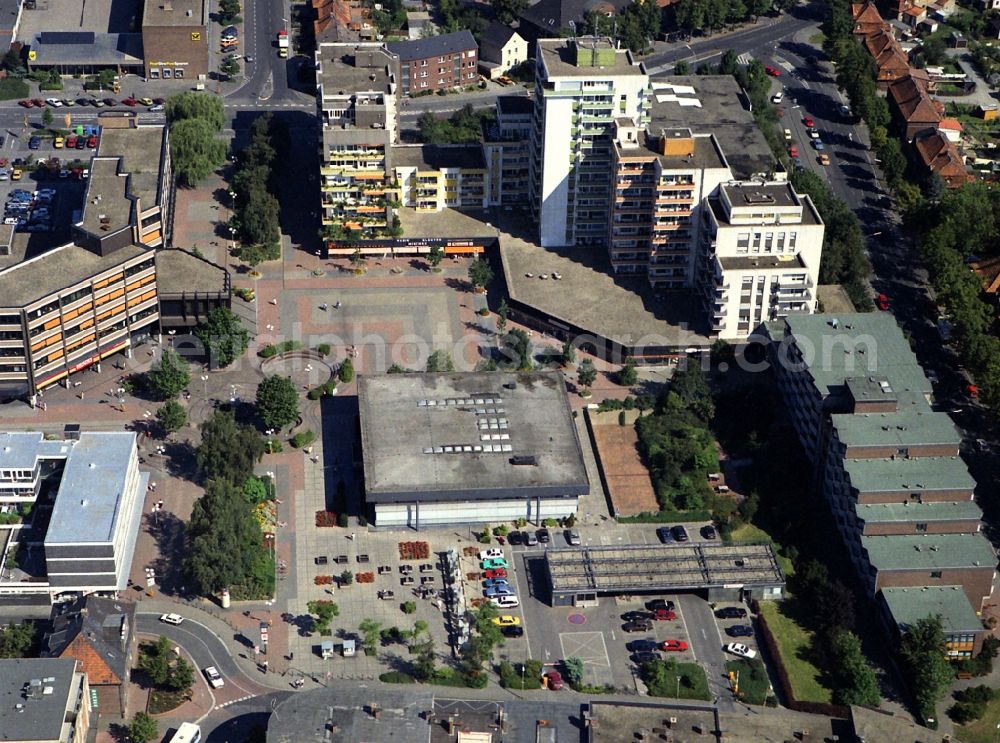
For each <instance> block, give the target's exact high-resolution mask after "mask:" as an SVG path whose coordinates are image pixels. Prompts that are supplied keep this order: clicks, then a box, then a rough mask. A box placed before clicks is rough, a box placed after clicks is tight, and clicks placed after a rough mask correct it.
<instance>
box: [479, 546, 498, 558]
mask: <svg viewBox="0 0 1000 743" xmlns="http://www.w3.org/2000/svg"><path fill="white" fill-rule="evenodd" d="M496 558H500V559H501V560H502V559H503V550H502V549H498V548H496V547H494V548H493V549H488V550H482V551H481V552H480V553H479V559H480V560H493V559H496Z"/></svg>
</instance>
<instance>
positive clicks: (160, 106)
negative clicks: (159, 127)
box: [149, 103, 163, 114]
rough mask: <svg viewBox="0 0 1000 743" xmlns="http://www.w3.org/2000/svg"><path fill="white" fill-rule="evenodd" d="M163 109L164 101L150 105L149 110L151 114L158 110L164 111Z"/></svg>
mask: <svg viewBox="0 0 1000 743" xmlns="http://www.w3.org/2000/svg"><path fill="white" fill-rule="evenodd" d="M162 110H163V104H162V103H157V104H156V105H155V106H150V107H149V112H150V113H151V114H155V113H156V112H157V111H162Z"/></svg>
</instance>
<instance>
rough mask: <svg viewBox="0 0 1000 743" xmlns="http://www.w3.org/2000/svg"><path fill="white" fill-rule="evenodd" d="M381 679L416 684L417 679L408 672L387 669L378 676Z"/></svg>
mask: <svg viewBox="0 0 1000 743" xmlns="http://www.w3.org/2000/svg"><path fill="white" fill-rule="evenodd" d="M378 680H379V681H384V682H385V683H387V684H415V683H417V680H416V679H415V678H413V676H411V675H410V674H408V673H403V672H402V671H387V672H386V673H383V674H381V675H380V676H379V677H378Z"/></svg>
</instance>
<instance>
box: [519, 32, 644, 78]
mask: <svg viewBox="0 0 1000 743" xmlns="http://www.w3.org/2000/svg"><path fill="white" fill-rule="evenodd" d="M537 44H538V53H539V54H541V55H542V64H544V65H545V69H546V71H547V72H548V77H549V78H554V77H596V78H600V77H602V76H606V75H612V76H621V75H644V74H645V71H644V69H643V67H642V65H640V64H639V63H638V62H636V61H635V60H634V59H633V58H632V52H630V51H629V50H628V49H618V48H616V46H615V44H614V42H612V41H611V40H610V39H605V38H595V37H593V36H580V37H577V38H575V39H539V40H538V42H537Z"/></svg>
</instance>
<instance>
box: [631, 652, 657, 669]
mask: <svg viewBox="0 0 1000 743" xmlns="http://www.w3.org/2000/svg"><path fill="white" fill-rule="evenodd" d="M632 660H634V661H635V662H636V664H637V665H640V666H641V665H642V664H643V663H654V662H656V661H658V660H663V656H662V655H660V654H659V653H656V652H644V653H633V654H632Z"/></svg>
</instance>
